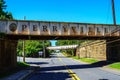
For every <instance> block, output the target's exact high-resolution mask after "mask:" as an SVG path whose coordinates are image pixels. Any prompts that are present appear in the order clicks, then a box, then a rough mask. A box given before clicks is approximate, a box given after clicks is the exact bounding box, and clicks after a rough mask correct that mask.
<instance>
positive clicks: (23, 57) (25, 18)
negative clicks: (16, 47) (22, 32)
mask: <svg viewBox="0 0 120 80" xmlns="http://www.w3.org/2000/svg"><path fill="white" fill-rule="evenodd" d="M24 20H26V16H24ZM23 62H25V40H23Z"/></svg>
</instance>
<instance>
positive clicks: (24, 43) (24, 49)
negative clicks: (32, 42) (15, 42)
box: [23, 40, 25, 62]
mask: <svg viewBox="0 0 120 80" xmlns="http://www.w3.org/2000/svg"><path fill="white" fill-rule="evenodd" d="M23 62H25V41H24V40H23Z"/></svg>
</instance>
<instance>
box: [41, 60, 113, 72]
mask: <svg viewBox="0 0 120 80" xmlns="http://www.w3.org/2000/svg"><path fill="white" fill-rule="evenodd" d="M111 63H113V62H108V61H99V62H96V63H93V64H77V65H66V67H67V68H69V69H87V68H97V67H103V66H106V65H108V64H111ZM66 67H65V66H52V67H42V68H41V70H42V71H44V70H46V71H52V70H65V69H66Z"/></svg>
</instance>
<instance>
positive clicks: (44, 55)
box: [43, 40, 46, 58]
mask: <svg viewBox="0 0 120 80" xmlns="http://www.w3.org/2000/svg"><path fill="white" fill-rule="evenodd" d="M43 57H44V58H45V57H46V54H45V42H44V40H43Z"/></svg>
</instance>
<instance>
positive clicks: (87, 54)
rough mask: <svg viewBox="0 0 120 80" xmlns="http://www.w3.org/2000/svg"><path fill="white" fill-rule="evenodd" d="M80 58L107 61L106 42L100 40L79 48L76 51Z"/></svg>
mask: <svg viewBox="0 0 120 80" xmlns="http://www.w3.org/2000/svg"><path fill="white" fill-rule="evenodd" d="M76 55H77V56H78V57H79V58H95V59H99V60H106V41H104V40H102V41H101V40H98V41H93V42H89V43H86V44H83V45H81V46H79V47H78V48H77V50H76Z"/></svg>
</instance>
